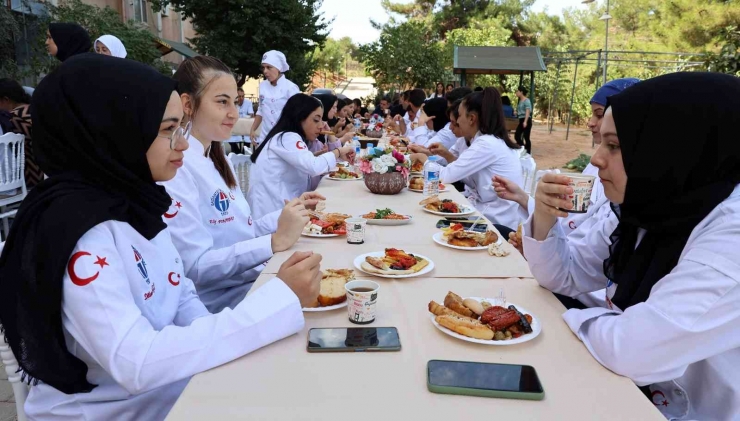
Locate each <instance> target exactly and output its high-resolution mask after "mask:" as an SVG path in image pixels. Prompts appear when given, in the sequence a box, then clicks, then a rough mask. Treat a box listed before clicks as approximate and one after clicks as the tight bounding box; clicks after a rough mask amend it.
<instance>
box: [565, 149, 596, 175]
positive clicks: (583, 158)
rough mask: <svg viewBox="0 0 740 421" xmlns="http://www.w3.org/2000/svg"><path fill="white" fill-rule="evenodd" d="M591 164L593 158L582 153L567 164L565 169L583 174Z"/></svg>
mask: <svg viewBox="0 0 740 421" xmlns="http://www.w3.org/2000/svg"><path fill="white" fill-rule="evenodd" d="M590 162H591V157H590V156H588V155H586V154H585V153H582V154H580V155H578V158H576V159H573V160H571V161H569V162H568V163H567V164H565V165H564V166H563V168H567V169H569V170H574V171H578V172H583V170H585V169H586V166H587V165H588V164H589V163H590Z"/></svg>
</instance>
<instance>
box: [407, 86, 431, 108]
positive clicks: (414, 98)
mask: <svg viewBox="0 0 740 421" xmlns="http://www.w3.org/2000/svg"><path fill="white" fill-rule="evenodd" d="M425 99H427V95H426V94H425V93H424V90H423V89H419V88H416V89H414V90H413V91H411V92H410V93H409V102H410V103H411V105H413V106H414V107H417V108H418V107H421V104H423V103H424V100H425Z"/></svg>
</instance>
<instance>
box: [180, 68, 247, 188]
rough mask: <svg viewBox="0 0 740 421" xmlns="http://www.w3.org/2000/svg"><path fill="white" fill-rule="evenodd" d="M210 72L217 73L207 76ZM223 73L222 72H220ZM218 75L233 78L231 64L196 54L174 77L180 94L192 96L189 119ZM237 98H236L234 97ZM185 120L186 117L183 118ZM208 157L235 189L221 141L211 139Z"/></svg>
mask: <svg viewBox="0 0 740 421" xmlns="http://www.w3.org/2000/svg"><path fill="white" fill-rule="evenodd" d="M208 73H215V74H213V75H211V76H210V78H207V77H206V74H208ZM219 73H221V74H219ZM217 76H228V77H231V78H233V77H234V75H233V74H232V73H231V69H229V66H227V65H225V64H224V63H223V62H221V60H219V59H217V58H215V57H210V56H195V57H190V58H187V59H185V61H183V62H182V63H181V64H180V66H179V67H178V68H177V71H176V72H175V74H174V75H173V76H172V78H173V79H174V80H175V81H176V82H177V93H179V94H180V95H183V94H188V95H190V96H191V97H192V99H191V101H192V102H193V112H192V115H190V116H187V120H194V119H195V115H196V114H197V113H198V108H200V103H201V100H202V99H203V93H204V92H205V91H206V89H207V88H208V85H210V84H211V83H212V82H213V81H214V80H216V77H217ZM234 99H236V98H234ZM183 120H185V119H183ZM206 152H207V153H208V157H209V158H211V161H213V166H214V167H216V171H218V173H219V175H221V178H222V179H223V180H224V182H225V183H226V185H227V186H228V187H229V188H230V189H233V188H234V187H236V179H235V178H234V174H233V173H232V172H231V168H230V167H229V164H228V163H227V162H226V153H225V152H224V148H223V146H222V143H221V142H220V141H211V147H210V148H208V150H207V151H206Z"/></svg>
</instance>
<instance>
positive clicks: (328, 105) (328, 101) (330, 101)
mask: <svg viewBox="0 0 740 421" xmlns="http://www.w3.org/2000/svg"><path fill="white" fill-rule="evenodd" d="M311 96H313V97H314V98H316V99H318V100H319V101H321V105H322V106H323V107H324V116H323V117H321V120H323V121H326V122H327V123H328V122H329V111H331V109H332V107H333V106H334V103H335V102H337V100H338V98H337V97H336V96H335V95H331V94H314V95H311ZM318 140H319V141H320V142H321V143H326V136H324V135H323V134H322V135H319V137H318Z"/></svg>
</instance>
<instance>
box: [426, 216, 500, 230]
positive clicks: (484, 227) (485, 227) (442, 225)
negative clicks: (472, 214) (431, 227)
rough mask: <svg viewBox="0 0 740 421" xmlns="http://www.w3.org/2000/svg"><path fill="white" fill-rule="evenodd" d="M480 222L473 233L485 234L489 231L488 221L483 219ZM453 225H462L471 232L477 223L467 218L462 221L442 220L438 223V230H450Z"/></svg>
mask: <svg viewBox="0 0 740 421" xmlns="http://www.w3.org/2000/svg"><path fill="white" fill-rule="evenodd" d="M480 221H481V222H479V223H478V225H476V226H475V228H473V231H475V232H482V233H485V232H486V231H487V230H488V223H486V221H485V220H483V219H481V220H480ZM452 224H461V225H462V226H463V227H464V228H465V229H466V230H469V229H470V228H471V227H472V226H473V225H474V224H475V221H474V220H470V219H466V218H464V219H463V220H461V221H455V220H450V219H440V220H439V221H437V228H439V229H443V228H449V227H450V225H452Z"/></svg>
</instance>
